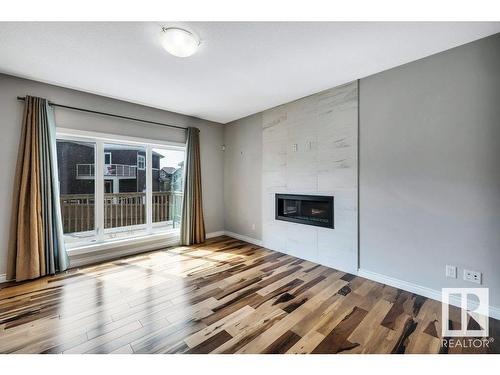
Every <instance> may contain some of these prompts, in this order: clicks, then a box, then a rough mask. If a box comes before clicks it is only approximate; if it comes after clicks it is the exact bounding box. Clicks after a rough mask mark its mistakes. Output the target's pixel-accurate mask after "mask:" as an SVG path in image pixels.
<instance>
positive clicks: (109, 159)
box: [104, 152, 111, 165]
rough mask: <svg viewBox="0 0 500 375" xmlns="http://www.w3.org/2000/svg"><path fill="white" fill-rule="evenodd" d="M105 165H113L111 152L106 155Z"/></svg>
mask: <svg viewBox="0 0 500 375" xmlns="http://www.w3.org/2000/svg"><path fill="white" fill-rule="evenodd" d="M104 164H105V165H106V164H111V152H105V153H104Z"/></svg>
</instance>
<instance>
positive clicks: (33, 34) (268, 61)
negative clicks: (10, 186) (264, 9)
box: [0, 22, 500, 123]
mask: <svg viewBox="0 0 500 375" xmlns="http://www.w3.org/2000/svg"><path fill="white" fill-rule="evenodd" d="M161 25H169V26H170V25H178V26H184V27H186V28H188V29H190V30H192V31H194V32H196V33H197V34H198V35H199V36H200V37H201V39H202V44H201V48H200V50H199V51H198V53H197V54H195V55H194V56H192V57H189V58H184V59H182V58H177V57H174V56H171V55H169V54H168V53H167V52H165V51H164V50H163V49H162V48H161V46H160V44H159V34H160V26H161ZM497 32H500V23H498V22H481V23H473V22H462V23H450V22H436V23H427V22H426V23H404V22H396V23H390V22H383V23H368V22H351V23H342V22H317V23H300V22H289V23H283V22H270V23H263V22H250V23H249V22H232V23H231V22H229V23H227V22H190V23H184V24H179V23H169V22H158V23H153V22H132V23H129V22H121V23H118V22H87V23H55V22H49V23H6V22H3V23H0V72H3V73H7V74H13V75H17V76H21V77H26V78H31V79H35V80H38V81H43V82H47V83H52V84H56V85H60V86H64V87H69V88H74V89H78V90H82V91H86V92H91V93H95V94H100V95H105V96H109V97H113V98H117V99H122V100H126V101H130V102H134V103H139V104H144V105H148V106H151V107H156V108H161V109H166V110H170V111H174V112H179V113H183V114H187V115H191V116H196V117H200V118H204V119H208V120H212V121H217V122H221V123H226V122H229V121H232V120H235V119H238V118H241V117H244V116H247V115H250V114H253V113H256V112H259V111H262V110H264V109H267V108H271V107H274V106H276V105H279V104H283V103H286V102H289V101H291V100H294V99H298V98H301V97H303V96H306V95H310V94H313V93H315V92H318V91H321V90H324V89H327V88H330V87H334V86H336V85H339V84H342V83H346V82H349V81H352V80H354V79H357V78H362V77H365V76H367V75H370V74H373V73H377V72H380V71H383V70H386V69H389V68H391V67H394V66H398V65H401V64H404V63H407V62H410V61H414V60H417V59H420V58H422V57H425V56H428V55H431V54H434V53H437V52H440V51H443V50H446V49H449V48H452V47H455V46H458V45H461V44H464V43H468V42H471V41H473V40H476V39H479V38H482V37H485V36H488V35H491V34H494V33H497Z"/></svg>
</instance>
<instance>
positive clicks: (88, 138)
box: [56, 128, 186, 251]
mask: <svg viewBox="0 0 500 375" xmlns="http://www.w3.org/2000/svg"><path fill="white" fill-rule="evenodd" d="M56 139H61V140H68V141H77V142H78V141H81V142H88V143H93V144H95V148H94V150H95V155H94V163H95V171H102V170H104V144H128V145H135V146H142V147H145V149H146V158H145V165H144V169H145V170H146V223H145V224H139V225H133V226H127V227H117V228H108V229H104V204H97V203H96V204H95V213H94V220H95V222H94V228H95V229H94V231H95V236H94V237H88V238H85V239H84V240H82V241H81V242H74V243H71V244H67V246H66V247H67V248H68V250H69V251H71V249H75V250H77V251H79V250H80V249H81V248H82V247H85V246H94V245H99V244H102V245H103V248H104V247H106V246H107V245H108V244H109V243H111V242H114V241H116V242H123V241H127V240H137V239H138V238H139V237H143V236H145V237H146V238H149V237H150V236H151V235H152V234H154V235H156V234H158V230H157V228H158V227H159V226H161V225H162V223H164V222H159V223H153V222H152V220H153V218H152V216H153V212H152V211H153V207H152V205H153V186H152V185H153V181H152V178H153V174H152V168H146V166H148V165H151V166H152V161H153V158H152V150H153V148H163V149H170V150H175V151H184V152H185V151H186V146H185V144H184V143H180V142H170V141H159V140H152V139H147V138H138V137H130V136H123V135H118V134H109V133H100V132H91V131H85V130H75V129H67V128H57V129H56ZM138 156H142V155H138ZM142 157H144V156H142ZM98 177H99V174H98V173H95V180H94V186H95V192H94V193H95V202H104V178H98ZM127 230H133V231H142V232H141V233H138V234H137V235H135V236H129V237H118V238H116V239H114V238H111V239H108V238H106V235H108V234H113V233H117V232H122V233H123V232H124V231H127ZM178 231H179V228H172V229H166V230H165V231H164V232H162V233H177V232H178ZM153 232H154V233H153ZM97 250H100V248H96V249H95V251H97ZM93 251H94V250H93Z"/></svg>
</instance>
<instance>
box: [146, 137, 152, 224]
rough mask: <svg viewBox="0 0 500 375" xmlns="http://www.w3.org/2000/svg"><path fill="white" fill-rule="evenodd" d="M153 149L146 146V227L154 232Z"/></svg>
mask: <svg viewBox="0 0 500 375" xmlns="http://www.w3.org/2000/svg"><path fill="white" fill-rule="evenodd" d="M152 150H153V147H152V146H151V145H147V146H146V227H147V231H148V233H151V232H152V223H153V151H152Z"/></svg>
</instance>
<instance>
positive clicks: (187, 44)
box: [161, 27, 200, 57]
mask: <svg viewBox="0 0 500 375" xmlns="http://www.w3.org/2000/svg"><path fill="white" fill-rule="evenodd" d="M161 44H162V46H163V48H165V49H166V50H167V52H168V53H170V54H172V55H174V56H177V57H188V56H191V55H193V54H194V53H195V52H196V51H197V50H198V47H199V45H200V39H199V38H198V37H197V36H196V35H195V34H193V33H192V32H189V31H187V30H184V29H181V28H178V27H162V29H161Z"/></svg>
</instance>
